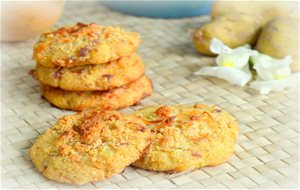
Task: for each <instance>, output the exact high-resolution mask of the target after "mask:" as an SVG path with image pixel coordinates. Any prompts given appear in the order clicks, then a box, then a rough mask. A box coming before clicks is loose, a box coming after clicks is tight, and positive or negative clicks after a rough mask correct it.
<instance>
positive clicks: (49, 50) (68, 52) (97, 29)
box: [33, 23, 141, 67]
mask: <svg viewBox="0 0 300 190" xmlns="http://www.w3.org/2000/svg"><path fill="white" fill-rule="evenodd" d="M140 43H141V39H140V37H139V35H138V34H137V33H135V32H129V31H126V30H124V29H122V28H120V27H112V26H99V25H96V24H94V23H92V24H82V23H77V24H76V25H73V26H66V27H62V28H59V29H57V30H54V31H50V32H45V33H43V34H42V35H41V37H40V38H39V41H38V42H37V43H36V44H35V46H34V49H33V59H34V60H35V61H36V62H37V63H39V64H40V65H42V66H44V67H73V66H78V65H87V64H88V65H90V64H101V63H107V62H110V61H114V60H117V59H119V58H120V57H124V56H128V55H130V54H132V53H133V52H134V51H135V50H136V49H137V47H138V45H139V44H140Z"/></svg>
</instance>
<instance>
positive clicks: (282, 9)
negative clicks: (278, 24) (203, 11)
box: [211, 0, 298, 23]
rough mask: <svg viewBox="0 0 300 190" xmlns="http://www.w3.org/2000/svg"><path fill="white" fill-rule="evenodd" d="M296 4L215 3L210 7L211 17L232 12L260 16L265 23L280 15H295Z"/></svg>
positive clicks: (274, 2)
mask: <svg viewBox="0 0 300 190" xmlns="http://www.w3.org/2000/svg"><path fill="white" fill-rule="evenodd" d="M297 7H298V4H297V3H296V2H287V1H284V2H283V1H282V2H280V1H257V0H244V1H216V2H214V3H213V5H212V11H211V17H212V18H213V19H214V18H217V17H219V16H223V15H226V14H231V13H233V12H239V13H249V14H255V15H261V16H262V18H263V23H267V22H269V21H271V20H273V19H274V18H276V17H278V16H282V15H287V14H288V15H296V14H297V13H298V12H297Z"/></svg>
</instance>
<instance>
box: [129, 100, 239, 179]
mask: <svg viewBox="0 0 300 190" xmlns="http://www.w3.org/2000/svg"><path fill="white" fill-rule="evenodd" d="M133 114H134V115H136V116H138V117H139V118H141V119H142V120H143V121H144V123H145V124H146V125H147V126H148V127H149V128H150V129H151V131H152V135H153V142H152V144H151V145H150V146H149V149H148V151H147V152H146V153H145V154H143V155H142V157H141V158H140V159H139V160H137V161H136V162H135V163H133V164H132V165H133V166H135V167H139V168H142V169H148V170H154V171H164V172H167V173H176V172H181V171H185V170H191V169H196V168H200V167H203V166H215V165H218V164H221V163H223V162H225V161H227V160H228V159H229V157H230V156H231V155H232V153H233V152H234V144H235V141H236V138H237V134H238V131H239V128H238V126H237V123H236V121H235V120H234V119H233V118H232V117H231V116H230V115H229V114H228V113H227V112H225V111H223V110H221V109H220V108H218V107H216V106H212V107H209V106H206V105H201V104H198V105H195V106H194V107H193V106H153V107H147V108H143V109H141V110H138V111H136V112H134V113H133Z"/></svg>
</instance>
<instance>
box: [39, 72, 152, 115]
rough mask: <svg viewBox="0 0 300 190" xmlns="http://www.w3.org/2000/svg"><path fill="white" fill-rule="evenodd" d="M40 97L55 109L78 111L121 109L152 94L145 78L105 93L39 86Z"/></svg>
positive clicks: (150, 84)
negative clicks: (87, 109)
mask: <svg viewBox="0 0 300 190" xmlns="http://www.w3.org/2000/svg"><path fill="white" fill-rule="evenodd" d="M40 90H41V94H42V96H43V97H44V98H45V99H46V100H48V101H49V102H50V103H51V104H53V105H55V106H56V107H59V108H62V109H68V110H76V111H80V110H83V109H86V108H102V109H121V108H124V107H127V106H131V105H133V104H135V103H137V102H139V101H140V100H141V99H143V98H145V97H147V96H150V95H151V94H152V83H151V81H150V79H148V78H147V77H146V76H142V77H141V78H140V79H138V80H136V81H134V82H132V83H129V84H126V85H124V86H122V87H119V88H116V89H112V90H107V91H67V90H62V89H60V88H54V87H51V86H48V85H43V84H40Z"/></svg>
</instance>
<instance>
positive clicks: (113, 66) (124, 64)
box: [34, 54, 145, 91]
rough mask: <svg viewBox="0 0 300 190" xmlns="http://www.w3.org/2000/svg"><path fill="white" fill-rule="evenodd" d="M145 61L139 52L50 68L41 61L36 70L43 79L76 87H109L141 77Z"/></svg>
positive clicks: (65, 87)
mask: <svg viewBox="0 0 300 190" xmlns="http://www.w3.org/2000/svg"><path fill="white" fill-rule="evenodd" d="M144 69H145V68H144V64H143V63H142V60H141V59H140V58H139V57H138V55H136V54H132V55H130V56H127V57H122V58H120V59H118V60H117V61H113V62H109V63H106V64H98V65H84V66H76V67H71V68H64V67H56V68H49V67H43V66H41V65H39V64H37V67H36V71H35V73H34V75H35V78H37V79H38V80H39V81H40V82H41V83H43V84H46V85H50V86H53V87H58V88H61V89H64V90H72V91H91V90H109V89H113V88H117V87H120V86H123V85H125V84H127V83H130V82H132V81H135V80H137V79H139V78H140V77H141V76H142V75H143V74H144Z"/></svg>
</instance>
